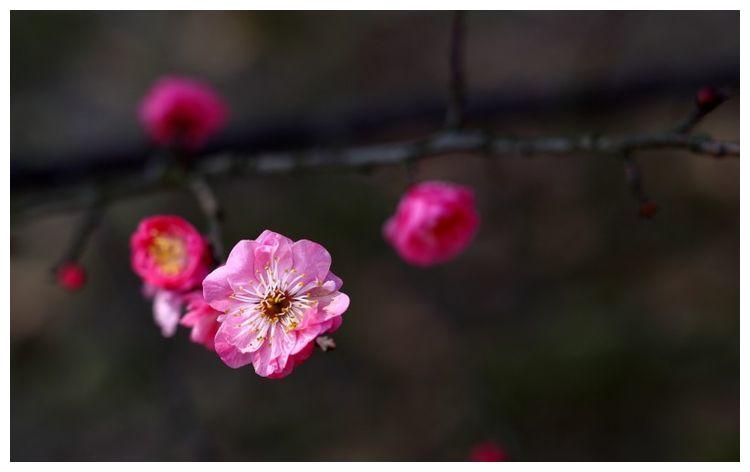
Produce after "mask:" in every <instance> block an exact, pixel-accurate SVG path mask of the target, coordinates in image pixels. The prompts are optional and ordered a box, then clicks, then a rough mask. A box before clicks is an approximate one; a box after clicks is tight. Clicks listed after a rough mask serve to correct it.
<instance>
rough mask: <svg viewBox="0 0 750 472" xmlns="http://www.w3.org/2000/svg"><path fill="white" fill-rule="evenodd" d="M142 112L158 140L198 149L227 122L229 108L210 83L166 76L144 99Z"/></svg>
mask: <svg viewBox="0 0 750 472" xmlns="http://www.w3.org/2000/svg"><path fill="white" fill-rule="evenodd" d="M139 114H140V119H141V122H142V123H143V126H144V127H145V129H146V131H147V132H148V134H149V136H151V139H152V140H153V141H154V142H155V143H157V144H160V145H176V146H181V147H184V148H186V149H188V150H195V149H197V148H200V147H201V146H203V145H204V144H205V142H206V141H207V140H208V139H209V138H211V137H212V136H213V135H214V134H216V132H217V131H219V129H220V128H221V127H222V126H223V125H224V122H225V121H226V115H227V107H226V105H225V104H224V102H223V100H222V99H221V98H220V97H219V96H218V94H217V93H216V92H215V91H214V90H213V89H212V88H211V87H209V86H208V85H205V84H203V83H200V82H197V81H195V80H192V79H188V78H182V77H163V78H161V79H159V80H158V81H157V82H156V83H155V84H154V85H153V86H152V87H151V89H150V90H149V91H148V93H147V94H146V96H145V97H144V98H143V100H142V102H141V106H140V112H139Z"/></svg>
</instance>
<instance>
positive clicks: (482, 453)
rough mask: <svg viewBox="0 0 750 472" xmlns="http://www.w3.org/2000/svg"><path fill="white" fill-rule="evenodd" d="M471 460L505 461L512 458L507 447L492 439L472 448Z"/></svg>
mask: <svg viewBox="0 0 750 472" xmlns="http://www.w3.org/2000/svg"><path fill="white" fill-rule="evenodd" d="M469 460H470V461H472V462H505V461H507V460H510V457H509V456H508V453H507V452H505V449H503V448H502V447H500V446H499V445H498V444H497V443H494V442H492V441H487V442H483V443H480V444H477V445H475V446H474V447H473V448H471V452H470V453H469Z"/></svg>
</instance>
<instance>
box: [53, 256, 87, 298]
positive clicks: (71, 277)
mask: <svg viewBox="0 0 750 472" xmlns="http://www.w3.org/2000/svg"><path fill="white" fill-rule="evenodd" d="M57 284H58V285H60V286H61V287H62V288H64V289H65V290H67V291H69V292H75V291H76V290H80V289H81V288H82V287H83V286H84V285H85V284H86V271H85V270H84V269H83V267H81V266H80V265H78V264H76V263H75V262H69V263H67V264H64V265H62V266H61V267H60V268H59V269H57Z"/></svg>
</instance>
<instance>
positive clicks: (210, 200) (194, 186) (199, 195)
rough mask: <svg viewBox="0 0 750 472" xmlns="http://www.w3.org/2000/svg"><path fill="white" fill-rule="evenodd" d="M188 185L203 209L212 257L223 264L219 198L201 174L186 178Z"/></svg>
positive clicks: (221, 213) (221, 215) (221, 221)
mask: <svg viewBox="0 0 750 472" xmlns="http://www.w3.org/2000/svg"><path fill="white" fill-rule="evenodd" d="M188 187H189V188H190V190H191V191H192V193H193V195H194V196H195V199H196V200H197V201H198V205H200V207H201V211H203V214H204V215H205V216H206V220H207V221H208V238H209V240H210V241H211V247H212V248H213V252H214V259H215V261H216V262H218V263H219V264H223V263H224V260H225V258H226V253H225V252H224V238H223V229H222V226H223V220H224V214H223V211H222V208H221V205H220V204H219V200H218V198H216V195H215V194H214V192H213V190H212V189H211V186H210V185H209V184H208V182H206V179H205V178H204V177H203V176H201V175H197V174H196V175H192V176H191V177H190V178H189V179H188Z"/></svg>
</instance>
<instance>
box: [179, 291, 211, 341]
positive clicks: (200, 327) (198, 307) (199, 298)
mask: <svg viewBox="0 0 750 472" xmlns="http://www.w3.org/2000/svg"><path fill="white" fill-rule="evenodd" d="M182 300H183V302H184V303H185V304H186V306H187V310H186V312H185V316H183V317H182V319H181V320H180V324H181V325H182V326H186V327H188V328H192V329H191V330H190V339H191V340H192V341H193V342H194V343H198V344H202V345H204V346H206V349H210V350H213V349H214V337H215V336H216V331H217V330H218V329H219V323H218V322H217V321H216V318H217V317H218V316H219V315H220V314H221V313H220V312H218V311H216V310H214V309H213V308H211V306H210V305H209V304H208V303H206V301H205V299H204V298H203V291H202V290H196V291H193V292H188V293H186V294H185V295H184V296H183V297H182Z"/></svg>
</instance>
